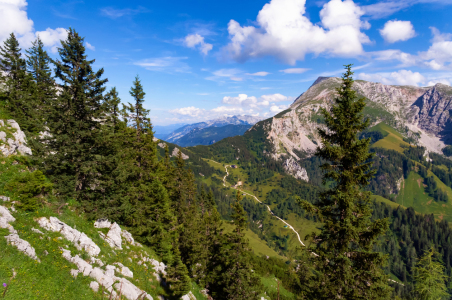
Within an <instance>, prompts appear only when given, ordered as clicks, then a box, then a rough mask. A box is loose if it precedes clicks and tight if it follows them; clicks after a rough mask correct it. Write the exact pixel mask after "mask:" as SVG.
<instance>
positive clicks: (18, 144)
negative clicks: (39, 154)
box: [0, 120, 32, 156]
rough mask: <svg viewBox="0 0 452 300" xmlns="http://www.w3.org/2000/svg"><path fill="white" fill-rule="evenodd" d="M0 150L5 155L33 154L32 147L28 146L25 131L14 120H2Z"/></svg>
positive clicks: (0, 125) (0, 124)
mask: <svg viewBox="0 0 452 300" xmlns="http://www.w3.org/2000/svg"><path fill="white" fill-rule="evenodd" d="M0 151H1V152H2V153H3V155H4V156H10V155H14V154H22V155H23V154H28V155H31V154H32V152H31V149H30V148H29V147H27V141H26V136H25V133H24V132H23V131H22V130H20V126H19V124H17V122H16V121H14V120H7V121H6V122H5V121H4V120H0Z"/></svg>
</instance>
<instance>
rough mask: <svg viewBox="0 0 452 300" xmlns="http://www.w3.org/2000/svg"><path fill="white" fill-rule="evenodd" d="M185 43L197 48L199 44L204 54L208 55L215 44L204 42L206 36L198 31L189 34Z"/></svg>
mask: <svg viewBox="0 0 452 300" xmlns="http://www.w3.org/2000/svg"><path fill="white" fill-rule="evenodd" d="M184 44H185V46H187V47H188V48H196V47H197V46H198V49H199V51H201V53H202V54H204V55H207V53H209V51H210V50H212V48H213V45H212V44H209V43H206V42H204V37H203V36H201V35H199V34H198V33H196V34H189V35H187V36H186V37H185V39H184Z"/></svg>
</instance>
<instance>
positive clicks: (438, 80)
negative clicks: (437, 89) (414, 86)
mask: <svg viewBox="0 0 452 300" xmlns="http://www.w3.org/2000/svg"><path fill="white" fill-rule="evenodd" d="M437 83H442V84H447V85H451V84H450V83H451V81H449V80H447V79H445V78H442V79H437V80H431V81H429V82H428V83H427V86H434V85H435V84H437Z"/></svg>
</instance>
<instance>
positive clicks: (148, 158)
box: [104, 77, 176, 262]
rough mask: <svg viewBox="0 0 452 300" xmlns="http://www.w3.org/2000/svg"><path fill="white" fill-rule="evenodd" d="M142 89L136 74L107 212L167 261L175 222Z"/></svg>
mask: <svg viewBox="0 0 452 300" xmlns="http://www.w3.org/2000/svg"><path fill="white" fill-rule="evenodd" d="M137 91H138V92H137ZM142 91H143V87H142V85H141V82H140V80H139V78H138V77H137V78H136V79H135V81H134V82H133V86H132V88H131V95H132V96H133V97H134V100H135V103H133V104H131V103H129V104H127V105H124V106H123V109H122V114H123V118H124V122H120V125H121V124H122V125H121V126H119V127H118V128H119V131H118V132H117V133H116V134H115V136H116V137H115V139H116V140H118V143H119V144H118V146H117V147H118V151H117V159H116V161H117V167H116V169H115V170H114V172H113V178H114V180H115V182H114V184H113V185H114V192H113V193H112V196H111V199H108V201H107V202H106V205H105V206H106V209H105V211H104V214H105V215H106V216H108V217H111V218H114V219H115V220H118V221H119V222H120V223H122V224H124V225H126V226H128V227H129V228H130V231H131V233H132V234H133V235H134V236H135V237H136V239H137V240H138V241H140V242H141V243H144V244H147V245H149V246H150V247H152V248H153V249H154V250H155V251H156V252H157V253H158V254H159V255H160V257H162V258H163V260H164V261H165V262H168V261H171V256H172V255H171V248H172V242H173V239H174V237H173V233H174V231H175V225H176V224H175V219H174V216H173V214H172V212H171V209H170V199H169V197H168V192H167V190H166V188H165V187H164V186H163V184H162V183H161V180H163V179H165V176H164V174H163V173H162V171H161V167H160V163H159V161H158V157H157V149H156V143H155V142H154V141H153V132H152V124H151V120H150V119H149V118H148V113H149V111H148V110H146V109H143V107H142V103H143V102H144V92H142ZM127 124H133V126H131V127H129V126H127Z"/></svg>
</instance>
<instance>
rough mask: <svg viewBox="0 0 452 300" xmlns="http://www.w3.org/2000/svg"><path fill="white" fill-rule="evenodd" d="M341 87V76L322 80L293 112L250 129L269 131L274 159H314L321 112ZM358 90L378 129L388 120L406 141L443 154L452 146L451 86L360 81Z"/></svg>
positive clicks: (373, 123) (304, 95)
mask: <svg viewBox="0 0 452 300" xmlns="http://www.w3.org/2000/svg"><path fill="white" fill-rule="evenodd" d="M340 83H341V79H340V78H326V77H320V78H318V79H317V80H316V81H315V82H314V84H313V85H312V86H311V87H310V88H309V89H308V90H307V91H306V92H305V93H303V94H302V95H300V96H299V97H298V98H297V99H296V100H295V101H294V103H292V105H291V106H290V108H289V109H288V110H286V111H283V112H281V113H279V114H278V115H276V116H274V117H273V118H271V119H267V120H264V121H261V122H259V123H257V124H256V125H254V127H253V128H251V129H250V130H258V128H257V127H261V128H262V129H264V131H265V134H266V136H267V140H268V141H269V143H270V144H271V146H272V149H271V151H270V155H271V156H272V157H273V158H275V159H280V158H282V159H284V161H285V160H286V159H288V157H293V158H294V159H295V160H299V159H300V158H301V156H304V154H307V155H308V156H309V155H310V154H312V153H313V151H314V150H315V148H316V147H317V146H318V145H320V138H319V136H318V134H317V129H318V128H319V127H320V126H324V125H323V124H322V123H323V122H322V119H323V117H322V116H321V114H320V111H319V110H320V108H328V107H330V106H331V104H332V101H333V100H334V97H335V96H336V95H337V94H336V91H335V89H336V88H337V87H339V86H340ZM353 88H354V90H356V91H357V94H358V95H359V96H362V97H365V98H366V99H367V107H366V109H365V111H364V115H365V116H366V117H368V118H370V120H371V123H372V125H376V124H378V123H379V122H385V123H387V124H389V125H390V126H392V127H393V128H395V129H396V130H397V131H399V132H400V133H402V134H403V135H404V136H405V137H412V138H414V139H416V140H417V142H418V143H419V144H420V145H422V146H424V147H426V148H427V150H428V151H433V152H437V153H441V149H442V148H443V147H444V146H445V145H446V144H450V143H451V142H452V140H451V134H450V133H451V129H452V120H451V112H452V104H451V103H452V88H451V87H449V86H446V85H443V84H437V85H435V86H434V87H430V88H426V87H415V86H391V85H384V84H381V83H374V82H367V81H361V80H357V81H355V83H354V86H353ZM292 165H293V163H292Z"/></svg>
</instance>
